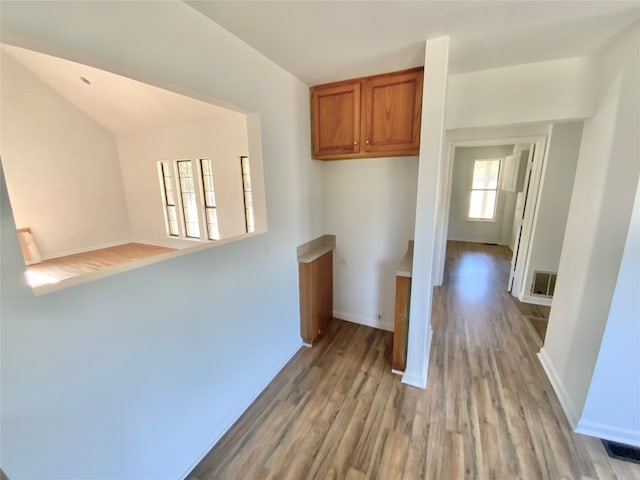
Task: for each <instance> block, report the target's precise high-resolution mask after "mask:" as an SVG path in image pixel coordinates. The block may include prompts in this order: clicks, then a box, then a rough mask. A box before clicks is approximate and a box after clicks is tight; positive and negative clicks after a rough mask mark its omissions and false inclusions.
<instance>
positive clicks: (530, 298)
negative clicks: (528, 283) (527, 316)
mask: <svg viewBox="0 0 640 480" xmlns="http://www.w3.org/2000/svg"><path fill="white" fill-rule="evenodd" d="M518 300H520V301H521V302H523V303H533V304H534V305H544V306H545V307H550V306H551V303H552V302H553V299H552V298H551V297H539V296H536V295H523V296H522V297H520V298H518Z"/></svg>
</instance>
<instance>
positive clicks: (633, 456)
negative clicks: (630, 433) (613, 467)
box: [602, 440, 640, 463]
mask: <svg viewBox="0 0 640 480" xmlns="http://www.w3.org/2000/svg"><path fill="white" fill-rule="evenodd" d="M602 445H604V449H605V450H606V451H607V453H608V454H609V456H610V457H611V458H615V459H616V460H624V461H626V462H633V463H640V448H638V447H632V446H630V445H624V444H623V443H616V442H611V441H609V440H602Z"/></svg>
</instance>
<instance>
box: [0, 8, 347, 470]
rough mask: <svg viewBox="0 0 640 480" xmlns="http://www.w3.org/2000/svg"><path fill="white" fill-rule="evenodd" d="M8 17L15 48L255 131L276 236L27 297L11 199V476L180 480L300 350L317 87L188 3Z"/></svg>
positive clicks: (4, 383)
mask: <svg viewBox="0 0 640 480" xmlns="http://www.w3.org/2000/svg"><path fill="white" fill-rule="evenodd" d="M0 8H1V13H2V15H1V17H0V22H1V26H2V29H3V39H4V40H5V41H7V42H8V41H10V40H11V41H14V42H18V40H20V41H21V43H20V44H21V45H22V46H25V47H27V48H29V47H31V48H36V47H37V46H39V47H40V48H41V49H45V50H46V51H48V53H53V54H58V55H62V56H66V57H67V58H70V59H71V60H76V61H83V62H85V63H89V64H91V65H93V66H97V67H100V68H106V69H108V70H110V71H114V72H115V73H119V74H129V75H131V76H133V77H134V78H136V79H138V80H141V81H147V82H148V83H152V84H155V85H158V86H161V87H164V88H169V89H173V90H175V91H178V92H179V93H186V94H190V95H193V96H196V97H198V98H203V99H216V98H217V99H220V100H223V101H225V102H226V103H228V104H231V105H236V106H238V107H239V108H241V109H242V110H244V111H246V112H252V113H251V114H252V115H253V113H255V114H259V115H260V120H261V126H262V153H263V158H264V176H265V188H266V194H267V214H268V219H269V231H268V233H266V234H264V235H260V236H256V237H252V238H247V239H244V240H241V241H238V242H233V243H229V244H225V245H221V246H219V247H216V248H211V249H207V250H203V251H201V252H198V253H193V254H190V255H184V256H180V257H178V258H174V259H172V260H168V261H165V262H161V263H157V264H154V265H149V266H146V267H143V268H140V269H137V270H133V271H129V272H126V273H122V274H119V275H117V276H114V277H108V278H104V279H100V280H97V281H94V282H92V283H87V284H84V285H80V286H76V287H72V288H69V289H66V290H60V291H57V292H54V293H51V294H49V295H44V296H41V297H33V296H32V294H31V291H30V290H29V288H28V287H27V286H26V285H24V283H23V280H22V273H21V271H22V269H23V268H24V267H23V265H22V260H21V258H20V250H19V247H18V244H17V240H16V238H15V231H14V230H13V227H14V225H13V219H12V217H11V211H10V209H9V205H8V201H7V198H6V196H4V197H3V198H2V216H1V218H2V228H1V235H2V243H1V247H0V248H1V252H0V253H1V256H2V262H3V267H2V271H1V275H2V277H1V280H2V290H1V291H0V309H1V310H0V313H1V317H2V324H1V325H0V328H1V352H0V355H1V357H0V359H1V367H0V368H1V371H0V373H1V375H0V382H1V384H0V386H1V391H2V409H1V411H0V414H1V417H0V421H1V423H0V427H1V429H2V449H0V455H1V465H2V468H3V470H4V471H5V472H6V473H7V475H8V476H9V478H110V479H131V478H153V479H175V478H183V477H185V476H186V474H187V473H188V471H189V470H190V469H191V467H193V466H194V465H195V464H196V462H197V461H198V460H199V459H200V457H201V456H202V455H204V453H205V452H206V451H207V450H208V449H209V448H210V447H211V446H212V445H213V443H214V442H215V441H216V440H217V439H218V438H219V437H220V435H221V434H222V433H224V431H226V429H227V428H228V427H229V426H230V425H231V423H232V422H233V421H234V420H235V419H236V418H237V416H238V415H239V414H241V413H242V411H243V410H244V409H245V408H246V406H248V405H249V403H250V402H251V401H252V400H253V399H254V398H255V397H256V396H257V394H258V393H259V392H260V391H261V389H262V388H263V387H264V386H265V385H266V384H267V382H269V380H270V379H271V378H272V377H273V375H275V374H276V373H277V372H278V371H279V370H280V368H281V367H282V366H283V364H284V363H285V362H286V361H287V360H288V359H289V358H290V357H291V356H292V355H293V354H294V353H295V352H296V351H297V349H298V348H299V346H300V344H301V341H300V336H299V305H298V278H297V263H296V246H297V245H299V244H301V243H304V242H306V241H308V240H311V239H313V238H315V237H316V236H319V235H321V234H322V233H324V230H323V229H322V225H321V223H322V218H323V212H322V173H321V165H319V162H313V161H312V160H311V158H310V144H309V128H310V125H309V118H310V115H309V100H308V88H307V86H306V85H304V84H303V83H302V82H300V81H299V80H298V79H296V78H295V77H293V76H292V75H290V74H289V73H287V72H285V71H284V70H282V69H281V68H280V67H278V66H276V65H275V64H273V63H272V62H271V61H269V60H267V59H266V58H264V57H263V56H262V55H260V54H259V53H257V52H256V51H255V50H253V49H251V48H250V47H249V46H247V45H246V44H245V43H244V42H242V41H240V40H238V39H237V38H235V37H233V36H232V35H231V34H229V33H228V32H227V31H225V30H224V29H222V28H221V27H219V26H218V25H216V24H215V23H214V22H212V21H211V20H209V19H207V18H205V17H204V16H203V15H201V14H200V13H198V12H196V11H195V10H193V9H192V8H191V7H189V6H188V5H186V4H184V3H182V2H41V3H35V2H15V3H14V2H2V5H1V6H0ZM29 39H33V40H29ZM222 73H223V74H222ZM250 149H251V146H250ZM3 192H4V189H3ZM338 241H339V239H338Z"/></svg>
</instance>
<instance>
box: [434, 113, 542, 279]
mask: <svg viewBox="0 0 640 480" xmlns="http://www.w3.org/2000/svg"><path fill="white" fill-rule="evenodd" d="M543 125H544V131H542V128H540V127H537V126H535V125H530V126H523V127H508V128H507V131H504V130H503V129H498V130H496V128H492V127H483V128H481V129H453V130H447V132H446V134H447V150H448V151H447V154H446V159H445V162H446V165H445V166H444V168H445V169H446V178H444V175H443V176H442V177H441V178H440V180H439V181H440V182H444V185H439V186H438V189H439V190H440V191H441V193H439V194H438V195H440V198H439V202H440V204H441V206H442V215H443V216H444V217H443V218H442V219H441V220H442V221H441V222H438V225H437V228H438V229H439V231H437V232H436V237H439V238H436V245H437V247H438V251H436V252H435V254H434V258H435V259H436V263H435V265H434V269H435V270H434V281H433V284H434V285H435V286H440V285H442V283H443V281H444V265H445V263H446V258H447V255H446V253H447V240H448V234H449V215H450V210H451V184H452V182H453V162H454V159H455V155H456V148H457V147H485V146H492V145H511V144H513V145H518V144H529V145H531V144H532V143H537V142H539V141H540V140H541V139H544V140H545V141H546V140H547V135H548V126H549V125H550V124H549V123H548V122H545V123H543ZM539 128H540V131H538V129H539ZM523 129H524V130H530V132H523V131H522V130H523ZM503 132H504V133H503ZM512 132H513V133H514V134H513V135H512ZM516 132H517V133H516ZM460 136H464V137H466V138H463V139H460V138H459V137H460ZM474 137H475V138H474ZM512 250H513V248H512Z"/></svg>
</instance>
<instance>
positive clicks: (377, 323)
mask: <svg viewBox="0 0 640 480" xmlns="http://www.w3.org/2000/svg"><path fill="white" fill-rule="evenodd" d="M333 317H334V318H337V319H338V320H345V321H347V322H351V323H357V324H359V325H365V326H367V327H372V328H378V329H380V330H386V331H388V332H393V324H392V323H388V322H383V321H382V320H378V319H377V318H369V317H363V316H361V315H352V314H351V313H345V312H338V311H336V310H334V311H333Z"/></svg>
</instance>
